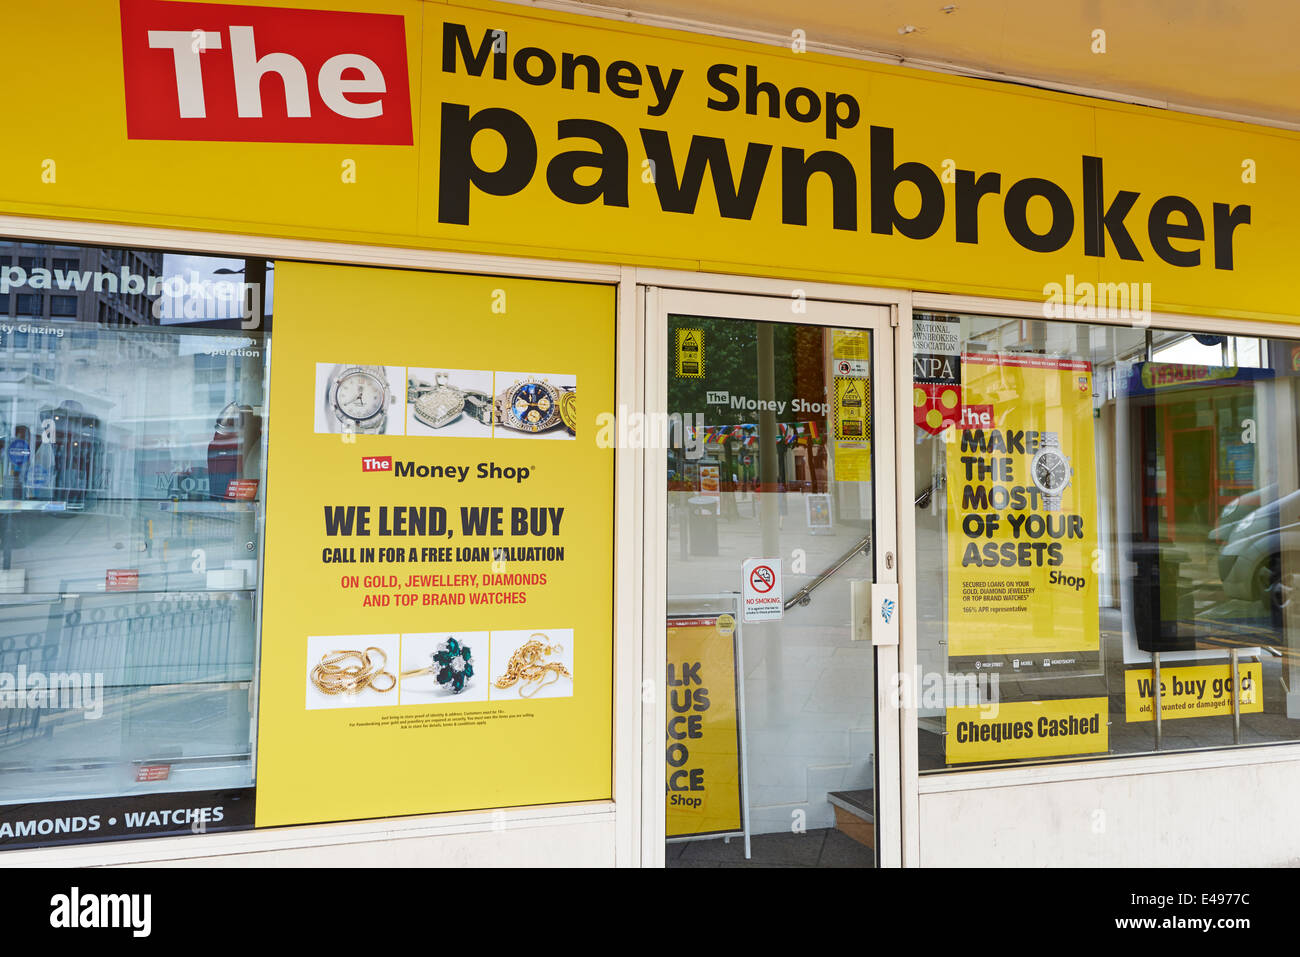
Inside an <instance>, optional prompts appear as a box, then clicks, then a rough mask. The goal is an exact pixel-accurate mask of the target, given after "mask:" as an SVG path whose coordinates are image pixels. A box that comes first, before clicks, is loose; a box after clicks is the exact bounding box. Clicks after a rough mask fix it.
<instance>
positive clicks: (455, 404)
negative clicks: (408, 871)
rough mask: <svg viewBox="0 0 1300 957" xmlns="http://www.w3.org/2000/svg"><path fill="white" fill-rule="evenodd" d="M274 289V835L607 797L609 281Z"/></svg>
mask: <svg viewBox="0 0 1300 957" xmlns="http://www.w3.org/2000/svg"><path fill="white" fill-rule="evenodd" d="M275 275H276V290H275V295H276V314H275V322H276V330H275V353H276V354H275V377H274V379H273V382H272V386H271V397H270V402H271V405H272V406H273V407H274V408H275V419H274V421H275V426H274V434H273V436H271V437H269V448H270V458H269V462H268V474H270V475H274V476H275V479H274V482H273V483H272V484H271V487H270V490H269V494H270V496H271V499H272V501H274V505H273V506H271V507H269V508H268V516H269V517H268V524H267V530H266V542H267V544H266V580H267V581H268V582H274V583H275V587H273V588H272V587H268V588H267V590H266V598H265V609H264V617H263V632H262V671H261V689H260V699H259V710H260V717H259V723H258V724H259V728H258V730H259V734H258V769H257V770H258V774H257V776H258V789H257V824H258V826H266V825H279V824H295V823H301V822H315V821H334V820H346V819H352V818H374V817H390V816H396V815H402V814H419V813H431V812H436V811H448V810H460V809H471V808H485V807H509V806H511V805H520V804H545V803H552V802H557V801H582V800H593V799H602V798H608V797H609V796H610V786H611V785H610V780H611V777H610V776H611V759H610V754H611V693H612V691H611V678H610V675H611V667H612V639H611V634H612V632H611V627H612V626H611V619H612V611H613V606H612V592H613V570H612V562H611V555H612V554H613V552H612V548H613V451H612V449H610V448H608V447H602V446H601V444H600V443H598V442H597V432H596V430H595V428H594V421H595V418H596V415H597V413H598V412H599V410H601V409H611V408H613V407H614V406H613V402H614V377H613V369H614V363H613V354H614V295H613V292H612V290H611V289H610V288H609V287H605V286H598V285H588V284H580V283H550V282H542V281H535V280H522V279H505V278H500V277H491V276H486V277H484V276H464V275H447V274H439V273H427V272H404V271H396V270H374V269H362V268H351V267H340V266H324V265H311V264H303V263H295V262H283V261H282V262H277V263H276V264H275ZM579 392H581V393H582V404H581V408H582V410H583V413H582V415H581V416H578V414H577V412H576V409H577V408H578V406H577V405H576V399H577V395H578V393H579Z"/></svg>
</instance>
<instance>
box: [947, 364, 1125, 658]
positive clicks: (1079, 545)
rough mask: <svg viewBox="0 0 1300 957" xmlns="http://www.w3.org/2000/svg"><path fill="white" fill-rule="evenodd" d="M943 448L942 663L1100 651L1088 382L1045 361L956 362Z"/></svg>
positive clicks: (1085, 369)
mask: <svg viewBox="0 0 1300 957" xmlns="http://www.w3.org/2000/svg"><path fill="white" fill-rule="evenodd" d="M962 396H963V407H962V421H961V422H960V423H959V424H958V425H957V427H956V428H955V429H953V430H952V431H951V433H950V441H949V443H948V444H947V495H948V569H949V570H948V654H949V656H950V657H961V656H967V655H1028V654H1034V653H1041V652H1078V651H1096V650H1097V649H1098V648H1099V645H1100V620H1099V612H1098V597H1097V596H1098V583H1097V575H1096V573H1095V572H1094V571H1093V567H1092V566H1093V561H1094V558H1095V555H1094V550H1095V549H1096V547H1097V527H1096V522H1097V487H1096V470H1095V468H1094V465H1093V434H1092V433H1093V425H1092V423H1093V418H1092V370H1091V367H1090V365H1089V363H1087V362H1083V361H1080V360H1074V359H1053V358H1051V357H1047V356H1027V355H1010V354H996V353H992V354H991V353H967V354H966V355H964V356H962Z"/></svg>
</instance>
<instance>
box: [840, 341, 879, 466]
mask: <svg viewBox="0 0 1300 957" xmlns="http://www.w3.org/2000/svg"><path fill="white" fill-rule="evenodd" d="M831 379H832V381H833V382H834V389H835V395H834V398H835V405H834V408H833V409H832V410H831V412H832V422H831V430H832V432H833V435H832V440H833V441H834V443H835V457H834V469H835V479H836V481H839V482H869V481H870V480H871V338H870V333H868V332H866V331H864V330H861V329H833V330H831Z"/></svg>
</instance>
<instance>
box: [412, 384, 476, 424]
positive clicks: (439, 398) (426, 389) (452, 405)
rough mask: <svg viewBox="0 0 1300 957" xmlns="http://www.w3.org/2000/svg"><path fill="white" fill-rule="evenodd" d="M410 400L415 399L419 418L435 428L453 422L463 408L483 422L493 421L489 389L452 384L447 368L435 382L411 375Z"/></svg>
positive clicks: (417, 417) (415, 410) (413, 402)
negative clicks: (476, 389)
mask: <svg viewBox="0 0 1300 957" xmlns="http://www.w3.org/2000/svg"><path fill="white" fill-rule="evenodd" d="M406 400H407V401H408V402H410V403H411V408H412V411H414V413H415V418H416V421H417V422H420V423H422V424H424V425H427V426H428V427H429V428H431V429H440V428H442V427H443V426H444V425H450V424H451V423H452V422H455V421H456V419H457V418H459V417H460V414H461V413H462V412H465V413H467V414H468V415H469V416H470V417H471V418H473V419H475V420H477V421H478V422H479V423H481V424H483V425H491V424H492V397H491V396H490V395H488V394H487V393H486V392H475V391H472V390H470V389H458V388H456V387H455V386H454V385H448V383H447V373H445V372H440V373H438V374H437V375H435V376H434V382H433V383H432V384H430V383H428V382H424V381H422V380H420V379H407V380H406Z"/></svg>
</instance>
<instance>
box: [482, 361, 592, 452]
mask: <svg viewBox="0 0 1300 957" xmlns="http://www.w3.org/2000/svg"><path fill="white" fill-rule="evenodd" d="M495 378H496V386H495V389H496V399H495V407H496V430H495V432H494V433H493V436H494V437H495V438H498V439H573V438H576V437H577V429H578V418H577V401H578V379H577V376H572V375H557V374H555V373H546V372H497V373H496V374H495Z"/></svg>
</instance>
